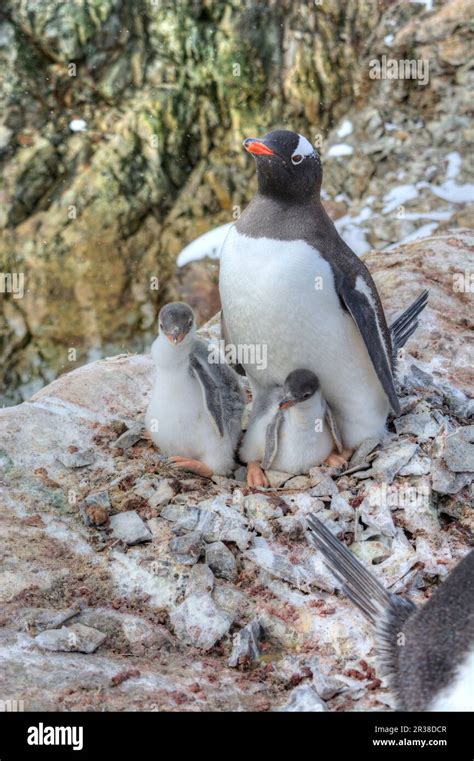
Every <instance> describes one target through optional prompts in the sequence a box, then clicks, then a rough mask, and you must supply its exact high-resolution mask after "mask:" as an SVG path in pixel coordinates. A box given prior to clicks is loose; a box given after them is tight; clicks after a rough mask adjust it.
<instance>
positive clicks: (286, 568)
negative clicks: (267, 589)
mask: <svg viewBox="0 0 474 761" xmlns="http://www.w3.org/2000/svg"><path fill="white" fill-rule="evenodd" d="M245 557H246V558H248V559H249V560H252V561H253V562H254V563H256V565H258V566H259V567H260V568H263V570H264V571H267V572H268V573H270V574H271V575H272V576H276V577H277V578H279V579H283V581H287V582H289V583H290V584H291V585H292V586H294V587H296V588H297V589H300V590H302V591H304V592H310V591H311V584H312V583H313V582H314V577H313V576H312V574H311V573H310V572H309V571H308V570H307V569H306V568H304V567H303V566H301V565H298V564H296V563H292V562H290V561H289V560H287V559H286V558H285V557H283V555H278V554H276V553H275V552H273V550H271V549H270V547H268V545H265V544H263V543H261V544H259V545H257V546H255V547H254V548H253V549H251V550H248V551H247V552H246V553H245Z"/></svg>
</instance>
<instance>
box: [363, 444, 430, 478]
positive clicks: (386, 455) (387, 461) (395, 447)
mask: <svg viewBox="0 0 474 761" xmlns="http://www.w3.org/2000/svg"><path fill="white" fill-rule="evenodd" d="M417 451H418V444H414V443H411V442H409V441H402V442H395V444H391V445H390V446H389V447H387V449H384V450H382V451H381V452H380V453H379V454H378V456H377V458H376V459H375V460H374V461H373V463H372V467H371V468H369V469H368V470H364V471H361V472H358V473H355V477H356V478H362V479H365V478H375V479H377V480H379V481H385V482H386V483H387V484H391V483H392V481H393V479H394V478H395V476H396V475H397V473H398V472H399V471H400V470H401V469H402V468H403V467H404V466H405V465H406V464H407V463H408V462H409V461H410V460H411V458H412V457H413V456H414V455H415V454H416V452H417Z"/></svg>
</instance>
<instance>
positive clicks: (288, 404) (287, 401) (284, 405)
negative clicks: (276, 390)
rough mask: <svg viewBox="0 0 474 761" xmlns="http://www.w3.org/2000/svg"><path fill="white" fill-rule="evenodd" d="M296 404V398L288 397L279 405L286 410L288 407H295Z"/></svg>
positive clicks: (280, 408)
mask: <svg viewBox="0 0 474 761" xmlns="http://www.w3.org/2000/svg"><path fill="white" fill-rule="evenodd" d="M295 404H296V401H295V400H294V399H291V398H289V397H286V398H285V399H282V401H281V402H280V404H279V405H278V409H279V410H286V409H288V407H294V405H295Z"/></svg>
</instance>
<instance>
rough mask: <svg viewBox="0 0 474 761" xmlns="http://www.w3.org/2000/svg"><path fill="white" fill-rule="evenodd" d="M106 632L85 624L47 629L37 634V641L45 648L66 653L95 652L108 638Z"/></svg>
mask: <svg viewBox="0 0 474 761" xmlns="http://www.w3.org/2000/svg"><path fill="white" fill-rule="evenodd" d="M106 636H107V635H106V634H103V633H102V632H100V631H98V630H97V629H93V628H92V627H90V626H84V625H83V624H73V625H72V626H69V627H68V626H63V627H62V628H61V629H47V630H46V631H44V632H41V634H37V635H36V637H35V642H36V643H37V644H38V645H39V646H40V647H41V648H43V650H53V651H61V652H65V653H93V652H94V650H97V648H98V647H99V645H101V644H102V643H103V642H104V640H105V639H106Z"/></svg>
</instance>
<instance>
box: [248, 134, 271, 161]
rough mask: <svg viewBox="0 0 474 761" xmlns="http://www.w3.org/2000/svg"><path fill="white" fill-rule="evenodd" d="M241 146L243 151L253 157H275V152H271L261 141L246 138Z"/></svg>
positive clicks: (254, 138)
mask: <svg viewBox="0 0 474 761" xmlns="http://www.w3.org/2000/svg"><path fill="white" fill-rule="evenodd" d="M243 145H244V148H245V150H246V151H248V152H249V153H252V154H253V155H254V156H275V151H272V149H271V148H269V147H268V145H265V143H264V142H263V140H258V139H257V138H256V137H246V138H245V140H244V143H243Z"/></svg>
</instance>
